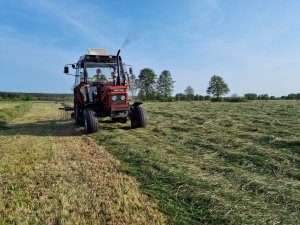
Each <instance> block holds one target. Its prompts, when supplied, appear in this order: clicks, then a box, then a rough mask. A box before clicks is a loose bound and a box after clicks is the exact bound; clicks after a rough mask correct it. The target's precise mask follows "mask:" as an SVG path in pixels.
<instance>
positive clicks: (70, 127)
mask: <svg viewBox="0 0 300 225" xmlns="http://www.w3.org/2000/svg"><path fill="white" fill-rule="evenodd" d="M76 128H77V127H76V126H75V125H74V122H73V121H71V120H45V121H37V122H31V123H22V124H9V125H7V126H2V127H1V126H0V135H3V136H13V135H30V136H58V137H59V136H80V135H83V134H84V132H83V131H82V130H80V129H76Z"/></svg>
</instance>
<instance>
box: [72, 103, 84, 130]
mask: <svg viewBox="0 0 300 225" xmlns="http://www.w3.org/2000/svg"><path fill="white" fill-rule="evenodd" d="M74 114H75V115H74V120H75V124H76V125H79V126H82V125H83V124H84V123H83V118H82V110H81V109H80V107H79V105H78V104H77V103H76V102H75V104H74Z"/></svg>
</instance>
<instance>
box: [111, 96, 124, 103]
mask: <svg viewBox="0 0 300 225" xmlns="http://www.w3.org/2000/svg"><path fill="white" fill-rule="evenodd" d="M114 96H115V97H116V100H115V101H114V100H113V98H114ZM122 96H125V95H124V94H117V95H112V101H111V102H112V104H113V105H125V104H126V96H125V99H124V100H121V97H122Z"/></svg>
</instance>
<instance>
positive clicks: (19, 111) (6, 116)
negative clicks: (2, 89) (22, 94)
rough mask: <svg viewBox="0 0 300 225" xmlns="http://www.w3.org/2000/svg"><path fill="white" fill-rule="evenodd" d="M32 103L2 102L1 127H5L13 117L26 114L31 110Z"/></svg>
mask: <svg viewBox="0 0 300 225" xmlns="http://www.w3.org/2000/svg"><path fill="white" fill-rule="evenodd" d="M31 107H32V103H28V102H27V103H21V102H19V103H10V102H0V129H1V128H5V126H6V125H8V123H9V122H10V121H12V120H13V119H15V118H17V117H20V116H22V115H24V114H25V113H26V112H28V111H29V110H30V108H31Z"/></svg>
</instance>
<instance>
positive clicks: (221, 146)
mask: <svg viewBox="0 0 300 225" xmlns="http://www.w3.org/2000/svg"><path fill="white" fill-rule="evenodd" d="M143 106H144V107H145V108H146V109H147V112H148V121H149V126H148V127H147V128H146V129H136V130H131V129H129V123H127V124H112V123H109V121H106V120H103V121H101V122H100V131H99V132H98V133H96V134H91V135H89V137H91V138H93V139H94V140H96V141H97V142H98V144H99V145H103V146H104V147H105V148H106V149H107V151H109V152H110V153H112V154H113V155H114V156H115V157H116V158H118V159H119V160H120V161H121V167H122V169H123V171H124V172H126V173H127V174H128V175H130V176H133V177H135V178H136V179H137V181H138V182H139V183H140V185H141V189H142V192H143V193H144V194H146V195H147V196H149V197H150V198H151V199H153V200H154V201H158V206H159V210H160V211H161V212H162V213H164V215H166V217H167V223H168V224H300V119H299V115H300V102H299V101H265V102H264V101H258V102H246V103H211V102H174V103H146V104H144V105H143Z"/></svg>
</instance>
